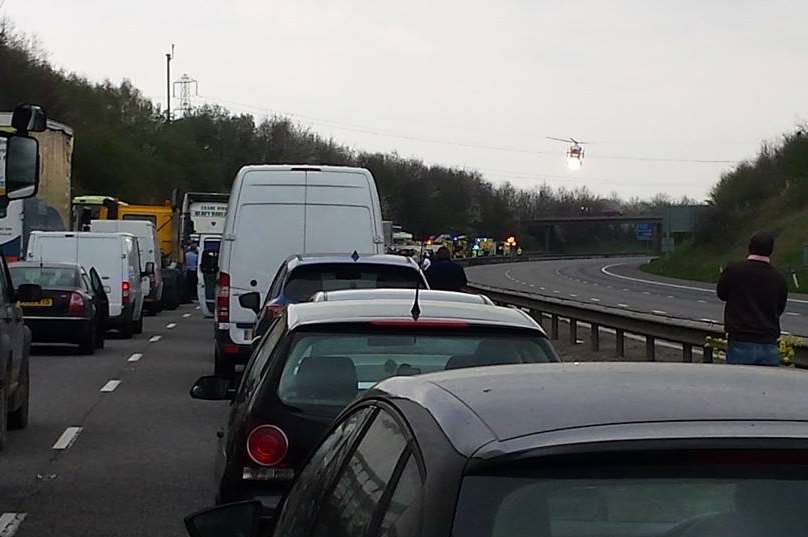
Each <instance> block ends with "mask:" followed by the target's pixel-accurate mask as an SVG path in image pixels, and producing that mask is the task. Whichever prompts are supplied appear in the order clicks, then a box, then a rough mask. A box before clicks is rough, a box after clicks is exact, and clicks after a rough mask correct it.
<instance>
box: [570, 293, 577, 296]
mask: <svg viewBox="0 0 808 537" xmlns="http://www.w3.org/2000/svg"><path fill="white" fill-rule="evenodd" d="M570 296H578V295H576V294H575V293H570Z"/></svg>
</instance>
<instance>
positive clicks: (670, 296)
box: [668, 295, 676, 298]
mask: <svg viewBox="0 0 808 537" xmlns="http://www.w3.org/2000/svg"><path fill="white" fill-rule="evenodd" d="M668 298H676V297H675V296H673V295H668Z"/></svg>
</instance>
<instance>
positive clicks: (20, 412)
mask: <svg viewBox="0 0 808 537" xmlns="http://www.w3.org/2000/svg"><path fill="white" fill-rule="evenodd" d="M18 390H19V393H18V394H17V397H16V399H17V400H18V401H19V406H18V407H17V410H15V411H13V412H9V414H8V428H9V429H25V428H26V427H28V407H29V404H30V400H31V373H30V369H29V365H28V360H25V363H24V364H23V365H22V370H20V387H19V388H18Z"/></svg>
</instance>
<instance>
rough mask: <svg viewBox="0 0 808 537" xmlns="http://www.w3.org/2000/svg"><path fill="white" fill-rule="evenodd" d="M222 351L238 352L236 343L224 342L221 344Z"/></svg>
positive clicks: (226, 352) (227, 352) (228, 352)
mask: <svg viewBox="0 0 808 537" xmlns="http://www.w3.org/2000/svg"><path fill="white" fill-rule="evenodd" d="M222 351H223V352H224V353H225V354H238V345H236V344H235V343H225V344H224V345H222Z"/></svg>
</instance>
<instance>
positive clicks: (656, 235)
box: [520, 215, 664, 252]
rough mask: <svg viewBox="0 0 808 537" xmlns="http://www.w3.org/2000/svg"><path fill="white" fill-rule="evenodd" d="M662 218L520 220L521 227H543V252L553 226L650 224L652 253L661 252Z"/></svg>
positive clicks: (620, 217)
mask: <svg viewBox="0 0 808 537" xmlns="http://www.w3.org/2000/svg"><path fill="white" fill-rule="evenodd" d="M663 220H664V218H663V217H662V216H657V215H644V216H607V215H602V216H591V215H589V216H556V217H547V218H531V219H526V220H522V221H521V222H520V224H522V225H523V226H544V246H545V251H549V250H550V237H551V235H552V229H553V226H558V225H562V224H650V225H651V226H653V234H652V240H653V242H654V251H655V252H661V250H662V223H663Z"/></svg>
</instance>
